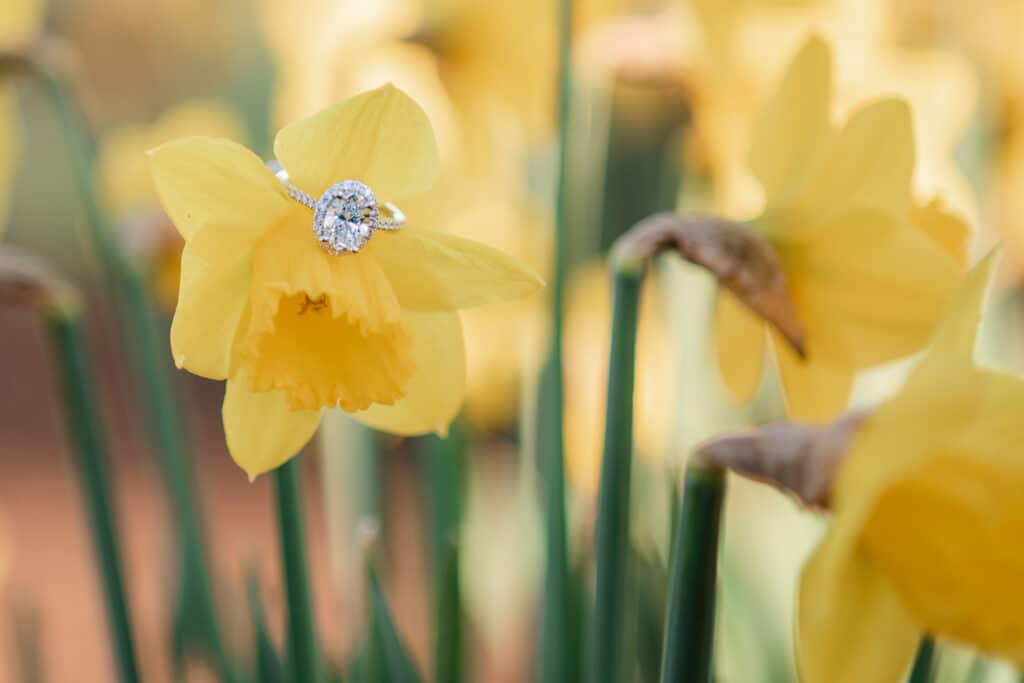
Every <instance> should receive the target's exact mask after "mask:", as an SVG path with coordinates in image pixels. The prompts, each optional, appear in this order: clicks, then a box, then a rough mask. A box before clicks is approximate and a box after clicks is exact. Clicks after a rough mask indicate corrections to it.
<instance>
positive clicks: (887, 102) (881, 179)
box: [799, 98, 915, 220]
mask: <svg viewBox="0 0 1024 683" xmlns="http://www.w3.org/2000/svg"><path fill="white" fill-rule="evenodd" d="M825 154H826V155H827V161H826V162H825V163H823V164H822V165H820V167H819V168H818V169H817V171H816V173H815V174H814V175H813V177H812V178H811V179H810V180H808V182H807V184H806V186H805V187H804V189H803V192H802V197H801V199H800V200H799V206H800V208H801V211H802V213H803V215H804V216H806V217H807V219H808V220H827V218H828V217H831V216H834V215H836V214H841V213H843V212H845V211H847V210H848V209H849V208H851V207H867V208H873V209H877V210H880V211H885V212H889V213H892V214H894V215H903V214H904V213H905V212H907V211H909V210H910V208H911V180H912V178H913V172H914V155H915V153H914V131H913V124H912V119H911V115H910V107H909V106H908V105H907V103H906V102H905V101H904V100H901V99H895V98H888V99H883V100H877V101H875V102H872V103H870V104H867V105H865V106H863V107H861V108H860V109H858V110H857V111H856V112H854V113H853V115H852V116H851V117H850V118H849V120H848V121H847V122H846V125H845V126H843V129H842V131H841V132H840V133H839V134H838V135H835V136H834V140H833V142H832V144H831V145H830V146H829V149H828V150H827V151H826V152H825Z"/></svg>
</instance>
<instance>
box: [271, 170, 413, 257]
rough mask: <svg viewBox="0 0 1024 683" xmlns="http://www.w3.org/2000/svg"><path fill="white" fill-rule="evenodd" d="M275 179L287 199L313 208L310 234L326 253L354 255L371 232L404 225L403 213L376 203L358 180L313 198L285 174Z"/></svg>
mask: <svg viewBox="0 0 1024 683" xmlns="http://www.w3.org/2000/svg"><path fill="white" fill-rule="evenodd" d="M277 178H278V180H280V181H281V183H282V184H283V185H284V187H285V190H286V191H287V192H288V196H289V197H291V198H292V199H294V200H295V201H297V202H299V203H300V204H304V205H305V206H308V207H309V208H311V209H313V234H314V235H316V239H317V241H318V242H319V243H320V246H321V247H323V248H324V250H325V251H327V252H328V253H331V254H334V255H338V254H345V253H348V254H354V253H356V252H357V251H359V250H360V249H362V247H363V245H364V244H366V243H367V241H369V239H370V237H371V236H373V231H374V230H398V229H399V228H401V227H402V225H404V224H405V214H403V213H402V212H401V211H400V210H399V209H398V207H397V206H395V205H394V204H391V203H389V202H385V203H384V204H378V202H377V197H376V196H375V195H374V194H373V190H371V189H370V188H369V187H367V186H366V185H365V184H363V183H361V182H359V181H358V180H342V181H341V182H340V183H335V184H334V185H331V186H330V187H329V188H327V190H326V191H325V192H324V193H323V194H322V195H320V199H313V197H311V196H309V195H308V194H306V193H305V192H303V191H302V190H300V189H299V188H297V187H295V186H294V185H292V184H291V183H290V182H288V173H287V171H284V170H283V169H282V170H280V171H278V172H277Z"/></svg>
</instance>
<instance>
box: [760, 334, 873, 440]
mask: <svg viewBox="0 0 1024 683" xmlns="http://www.w3.org/2000/svg"><path fill="white" fill-rule="evenodd" d="M771 335H772V346H773V347H774V349H775V357H776V358H777V360H778V364H779V373H780V375H781V376H782V386H783V388H784V389H785V396H786V406H787V410H788V413H789V415H790V416H791V417H793V418H795V419H797V420H807V421H810V422H825V421H827V420H831V419H832V418H834V417H836V415H838V414H839V412H840V411H841V410H842V409H843V408H844V407H845V406H846V403H847V401H848V400H849V397H850V387H851V386H852V385H853V371H852V370H849V369H847V368H845V367H841V366H840V365H837V364H835V363H833V362H831V361H830V359H828V358H819V354H818V353H816V349H817V347H816V346H815V345H814V340H813V338H809V339H808V347H807V348H808V355H807V359H806V360H803V359H801V358H800V357H798V356H797V355H796V353H795V352H794V351H793V350H792V349H791V348H790V347H789V345H788V344H787V343H786V341H785V340H784V339H782V337H780V336H779V335H778V334H777V333H776V332H775V331H774V330H773V331H772V332H771ZM822 355H823V354H822Z"/></svg>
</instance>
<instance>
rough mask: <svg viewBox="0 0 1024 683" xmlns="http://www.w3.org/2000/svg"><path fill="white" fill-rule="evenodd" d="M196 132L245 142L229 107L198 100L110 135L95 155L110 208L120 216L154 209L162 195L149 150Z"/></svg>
mask: <svg viewBox="0 0 1024 683" xmlns="http://www.w3.org/2000/svg"><path fill="white" fill-rule="evenodd" d="M195 135H206V136H210V137H215V138H226V139H229V140H242V139H244V126H243V124H242V121H241V120H240V119H239V117H238V116H237V115H236V114H235V113H234V112H232V111H231V110H230V109H228V108H227V107H225V106H223V105H221V104H219V103H217V102H215V101H209V102H207V101H202V100H195V101H189V102H184V103H182V104H179V105H177V106H175V107H171V108H170V109H168V110H167V111H166V112H164V114H163V115H161V116H160V118H159V119H157V120H156V121H155V122H154V123H153V124H152V125H139V124H127V125H123V126H118V127H117V128H115V129H113V130H112V131H111V132H110V133H108V134H105V135H104V136H103V139H102V140H101V144H100V148H99V150H98V154H97V158H96V174H97V176H98V177H99V181H100V186H101V187H102V189H103V197H104V200H105V201H106V203H107V207H108V208H109V209H111V210H112V211H113V212H114V213H115V214H118V215H120V216H124V215H126V214H128V213H131V212H142V211H152V210H153V207H154V206H155V205H156V204H157V202H158V197H157V196H156V191H155V189H154V187H153V179H152V178H151V177H150V174H149V170H148V168H147V159H146V151H147V150H149V149H152V148H154V147H156V146H158V145H161V144H163V143H165V142H170V141H171V140H177V139H179V138H186V137H190V136H195Z"/></svg>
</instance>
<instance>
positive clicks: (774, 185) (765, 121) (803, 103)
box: [750, 36, 832, 205]
mask: <svg viewBox="0 0 1024 683" xmlns="http://www.w3.org/2000/svg"><path fill="white" fill-rule="evenodd" d="M831 68H832V60H831V55H830V53H829V48H828V45H827V44H826V43H825V41H824V40H822V39H821V38H820V37H818V36H813V37H811V38H810V39H809V40H808V41H807V42H806V43H805V44H804V46H803V47H802V48H801V49H800V51H799V52H798V53H797V55H796V57H794V58H793V61H792V62H791V64H790V66H789V68H788V69H787V70H786V74H785V76H784V77H783V80H782V84H781V85H780V86H779V88H778V90H777V91H776V93H775V95H774V96H773V97H772V99H771V100H770V101H769V102H768V104H767V105H766V106H765V108H764V110H763V112H762V113H761V116H760V118H759V119H758V120H757V122H756V123H755V125H754V130H753V133H752V140H753V142H752V144H751V148H750V169H751V170H752V171H753V173H754V175H755V176H756V177H757V179H758V180H759V181H760V183H761V185H762V187H764V191H765V195H766V197H767V203H768V204H769V205H776V204H779V203H784V202H786V201H787V200H788V199H790V198H791V197H792V195H793V193H795V192H796V190H797V189H798V188H799V187H800V185H801V184H802V183H803V181H804V180H806V176H807V174H808V173H809V171H810V169H811V168H812V167H813V164H814V161H815V158H816V157H817V156H818V155H819V154H820V153H821V151H822V148H823V147H824V146H825V141H826V140H827V139H828V136H829V134H830V132H831V122H830V113H829V109H830V107H831V101H830V99H831V91H832V82H831V81H832V78H831Z"/></svg>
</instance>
